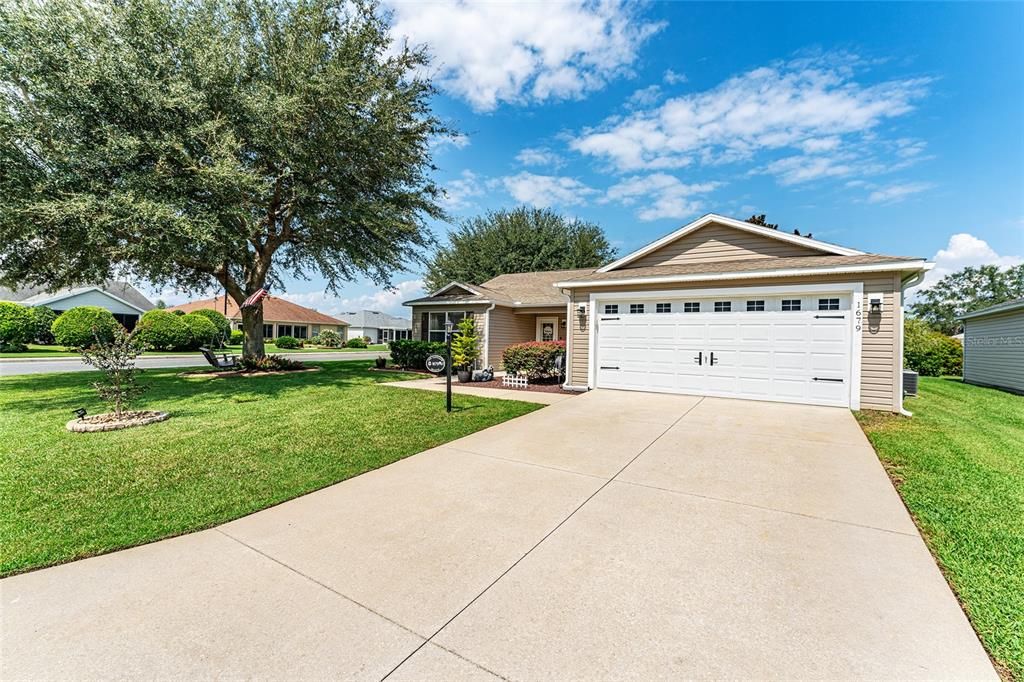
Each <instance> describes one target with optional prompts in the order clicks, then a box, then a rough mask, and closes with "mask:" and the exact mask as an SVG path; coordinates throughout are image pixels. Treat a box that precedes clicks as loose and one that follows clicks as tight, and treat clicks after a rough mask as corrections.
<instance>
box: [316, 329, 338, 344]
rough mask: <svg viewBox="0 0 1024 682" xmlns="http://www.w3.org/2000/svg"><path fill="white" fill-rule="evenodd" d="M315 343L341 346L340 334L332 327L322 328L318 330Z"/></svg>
mask: <svg viewBox="0 0 1024 682" xmlns="http://www.w3.org/2000/svg"><path fill="white" fill-rule="evenodd" d="M317 345H319V346H324V347H325V348H338V347H339V346H341V334H339V333H338V332H336V331H334V330H333V329H324V330H323V331H321V332H320V338H319V340H318V343H317Z"/></svg>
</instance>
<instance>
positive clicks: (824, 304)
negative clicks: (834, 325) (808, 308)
mask: <svg viewBox="0 0 1024 682" xmlns="http://www.w3.org/2000/svg"><path fill="white" fill-rule="evenodd" d="M818 310H839V299H838V298H819V299H818Z"/></svg>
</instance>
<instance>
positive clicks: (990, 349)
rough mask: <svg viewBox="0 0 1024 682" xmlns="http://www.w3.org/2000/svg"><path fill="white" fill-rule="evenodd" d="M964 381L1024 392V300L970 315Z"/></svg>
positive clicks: (966, 321) (967, 317)
mask: <svg viewBox="0 0 1024 682" xmlns="http://www.w3.org/2000/svg"><path fill="white" fill-rule="evenodd" d="M960 319H961V320H963V322H964V339H963V340H964V381H966V382H967V383H969V384H978V385H979V386H995V387H996V388H1005V389H1007V390H1010V391H1013V392H1015V393H1024V298H1019V299H1017V300H1016V301H1007V302H1006V303H1000V304H999V305H994V306H992V307H990V308H985V309H984V310H976V311H975V312H973V313H967V314H966V315H963V316H961V318H960Z"/></svg>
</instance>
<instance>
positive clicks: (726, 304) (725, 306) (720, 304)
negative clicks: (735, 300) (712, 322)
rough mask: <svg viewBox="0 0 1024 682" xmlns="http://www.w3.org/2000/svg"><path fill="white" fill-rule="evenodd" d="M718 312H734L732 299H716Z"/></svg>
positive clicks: (716, 310)
mask: <svg viewBox="0 0 1024 682" xmlns="http://www.w3.org/2000/svg"><path fill="white" fill-rule="evenodd" d="M715 312H716V313H728V312H732V301H715Z"/></svg>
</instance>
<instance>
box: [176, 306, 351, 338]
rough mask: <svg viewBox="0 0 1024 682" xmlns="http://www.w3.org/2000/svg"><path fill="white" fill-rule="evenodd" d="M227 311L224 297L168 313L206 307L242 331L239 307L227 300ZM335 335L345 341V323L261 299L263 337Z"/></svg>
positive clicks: (310, 309) (346, 324) (299, 307)
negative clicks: (326, 333)
mask: <svg viewBox="0 0 1024 682" xmlns="http://www.w3.org/2000/svg"><path fill="white" fill-rule="evenodd" d="M227 303H228V304H227V312H226V313H225V308H224V296H217V297H216V298H207V299H205V300H202V301H191V302H189V303H182V304H181V305H176V306H173V307H171V308H168V310H181V311H183V312H186V313H190V312H192V311H194V310H201V309H202V308H209V309H211V310H216V311H217V312H219V313H224V314H225V316H226V317H227V318H228V319H229V320H231V326H232V328H233V329H241V328H242V314H241V313H240V312H239V311H238V304H236V303H235V302H234V301H233V300H231V299H230V298H228V302H227ZM327 329H329V330H331V331H335V332H338V334H339V335H340V336H341V339H342V341H346V340H347V339H348V335H347V333H346V330H347V329H348V323H347V322H344V321H343V320H339V319H337V318H334V317H331V316H330V315H324V314H323V313H321V312H318V311H316V310H313V309H312V308H307V307H305V306H301V305H299V304H298V303H292V302H291V301H287V300H285V299H283V298H278V297H276V296H267V297H266V298H264V299H263V338H265V339H276V338H277V337H279V336H294V337H295V338H297V339H308V338H309V337H311V336H316V335H317V334H319V333H320V332H322V331H324V330H327Z"/></svg>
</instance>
